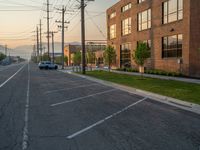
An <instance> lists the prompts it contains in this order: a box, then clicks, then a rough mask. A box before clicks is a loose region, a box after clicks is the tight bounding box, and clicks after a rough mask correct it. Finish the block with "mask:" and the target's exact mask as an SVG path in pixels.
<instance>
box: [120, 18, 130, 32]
mask: <svg viewBox="0 0 200 150" xmlns="http://www.w3.org/2000/svg"><path fill="white" fill-rule="evenodd" d="M130 33H131V17H129V18H127V19H124V20H123V21H122V35H127V34H130Z"/></svg>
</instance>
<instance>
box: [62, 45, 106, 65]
mask: <svg viewBox="0 0 200 150" xmlns="http://www.w3.org/2000/svg"><path fill="white" fill-rule="evenodd" d="M105 48H106V43H105V42H87V44H86V53H87V51H88V50H91V51H92V52H94V54H95V60H94V63H93V64H92V65H98V66H99V65H100V66H101V65H103V52H104V50H105ZM76 52H81V45H70V44H69V45H66V46H65V50H64V55H65V56H67V57H68V65H69V66H73V65H74V63H73V55H74V53H76ZM86 59H87V58H86Z"/></svg>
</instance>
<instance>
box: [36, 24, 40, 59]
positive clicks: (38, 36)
mask: <svg viewBox="0 0 200 150" xmlns="http://www.w3.org/2000/svg"><path fill="white" fill-rule="evenodd" d="M36 32H37V62H39V56H40V55H39V30H38V26H37V29H36Z"/></svg>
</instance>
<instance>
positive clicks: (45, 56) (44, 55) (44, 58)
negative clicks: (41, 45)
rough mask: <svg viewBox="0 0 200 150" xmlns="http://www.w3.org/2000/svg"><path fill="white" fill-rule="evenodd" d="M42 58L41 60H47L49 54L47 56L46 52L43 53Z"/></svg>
mask: <svg viewBox="0 0 200 150" xmlns="http://www.w3.org/2000/svg"><path fill="white" fill-rule="evenodd" d="M42 60H43V61H49V56H48V54H47V53H45V54H43V56H42Z"/></svg>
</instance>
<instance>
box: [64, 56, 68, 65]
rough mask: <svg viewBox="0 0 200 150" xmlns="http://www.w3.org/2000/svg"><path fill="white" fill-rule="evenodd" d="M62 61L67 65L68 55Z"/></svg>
mask: <svg viewBox="0 0 200 150" xmlns="http://www.w3.org/2000/svg"><path fill="white" fill-rule="evenodd" d="M64 61H65V63H66V65H67V66H68V57H67V56H65V57H64Z"/></svg>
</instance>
